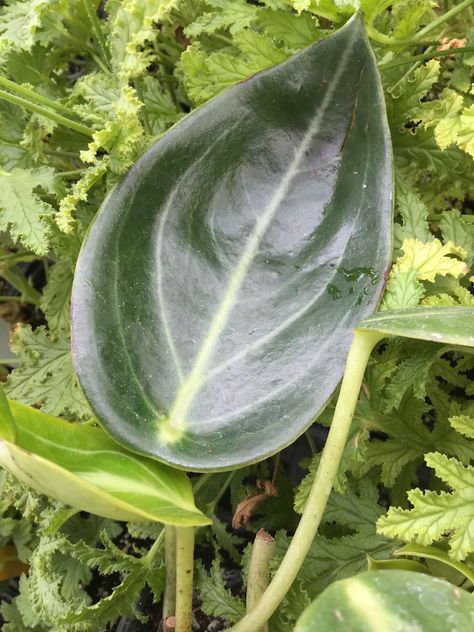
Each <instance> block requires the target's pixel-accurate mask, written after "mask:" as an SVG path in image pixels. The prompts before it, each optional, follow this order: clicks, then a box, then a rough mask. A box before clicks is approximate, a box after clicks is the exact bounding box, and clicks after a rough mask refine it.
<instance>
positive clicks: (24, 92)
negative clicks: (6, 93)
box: [0, 75, 71, 116]
mask: <svg viewBox="0 0 474 632" xmlns="http://www.w3.org/2000/svg"><path fill="white" fill-rule="evenodd" d="M0 86H2V87H3V88H6V89H7V90H10V91H11V92H16V93H17V94H19V95H20V96H22V97H24V98H25V99H30V100H31V101H35V102H36V103H39V104H40V105H44V106H46V107H48V108H49V109H50V110H56V111H57V112H62V113H63V114H65V115H67V116H69V115H70V114H71V112H70V109H69V108H67V107H66V106H65V105H62V104H61V103H58V102H57V101H54V100H53V99H48V98H47V97H44V96H43V95H41V94H39V93H38V92H35V91H34V90H31V89H30V88H27V87H26V86H22V85H21V84H19V83H16V82H15V81H10V79H7V78H6V77H3V76H2V75H0Z"/></svg>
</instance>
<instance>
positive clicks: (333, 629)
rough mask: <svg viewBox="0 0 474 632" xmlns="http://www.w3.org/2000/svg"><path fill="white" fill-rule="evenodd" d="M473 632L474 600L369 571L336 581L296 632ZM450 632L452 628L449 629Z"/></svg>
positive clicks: (442, 585) (422, 581) (422, 577)
mask: <svg viewBox="0 0 474 632" xmlns="http://www.w3.org/2000/svg"><path fill="white" fill-rule="evenodd" d="M448 621H449V623H448V626H449V629H450V630H469V629H470V628H472V625H473V624H474V609H473V598H472V595H471V594H469V593H468V592H465V591H463V590H461V589H460V588H457V587H456V586H453V585H452V584H450V583H449V582H447V581H444V580H442V579H438V578H436V577H430V576H429V575H426V574H425V573H415V572H413V571H402V570H382V571H368V572H365V573H361V574H360V575H357V576H356V577H351V578H349V579H345V580H343V581H339V582H336V583H335V584H332V585H331V586H330V587H329V588H327V589H326V590H325V591H324V593H323V594H322V595H320V597H318V598H317V599H316V600H315V601H313V603H312V604H311V605H310V606H309V608H307V609H306V610H305V612H304V613H303V614H302V615H301V617H300V619H299V620H298V622H297V624H296V627H295V629H294V632H345V631H346V630H348V629H350V630H354V631H355V630H357V631H360V632H369V631H372V630H386V631H387V632H389V631H395V630H404V632H417V631H418V630H436V629H441V628H440V627H439V626H440V623H441V626H442V628H443V627H444V624H445V622H448ZM446 629H448V628H446Z"/></svg>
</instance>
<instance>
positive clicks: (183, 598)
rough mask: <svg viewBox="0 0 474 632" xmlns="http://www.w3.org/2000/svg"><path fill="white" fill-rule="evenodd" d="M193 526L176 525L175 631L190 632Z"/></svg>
mask: <svg viewBox="0 0 474 632" xmlns="http://www.w3.org/2000/svg"><path fill="white" fill-rule="evenodd" d="M193 562H194V527H176V627H175V630H176V632H191V624H192V613H193V566H194V564H193Z"/></svg>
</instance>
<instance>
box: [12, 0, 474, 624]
mask: <svg viewBox="0 0 474 632" xmlns="http://www.w3.org/2000/svg"><path fill="white" fill-rule="evenodd" d="M88 4H89V3H87V2H83V1H82V0H72V1H66V0H18V1H13V0H12V1H9V2H6V3H3V7H2V8H1V9H0V36H1V37H0V73H1V77H2V78H3V79H0V84H1V89H0V229H1V230H2V231H3V233H2V244H1V251H0V260H1V264H0V265H1V271H2V275H3V278H4V283H3V296H0V300H1V301H2V303H1V304H0V310H1V312H2V315H3V317H4V318H6V319H7V320H9V322H10V323H11V329H12V337H11V348H12V350H13V351H14V352H15V354H16V355H17V359H16V360H10V361H6V362H5V366H6V367H9V368H11V367H14V368H13V370H12V371H11V372H9V371H7V370H6V369H5V370H4V373H5V375H6V374H7V373H9V375H8V377H6V386H7V391H8V394H9V396H10V397H12V398H14V399H17V400H18V401H20V402H23V403H25V404H30V405H34V406H37V407H39V408H41V409H42V410H44V411H45V412H48V413H52V414H55V415H61V416H63V417H65V418H66V419H69V420H72V421H75V422H78V423H95V422H94V420H93V419H92V416H91V412H90V410H89V408H88V405H87V403H86V401H85V399H84V397H83V395H82V393H81V391H80V390H79V387H78V385H77V382H76V378H75V376H74V374H73V372H72V364H71V358H70V351H69V297H70V291H71V283H72V279H73V272H74V264H75V260H76V258H77V255H78V252H79V248H80V245H81V241H82V239H83V237H84V234H85V232H86V230H87V226H88V224H89V223H90V221H91V219H92V218H93V217H94V214H95V213H96V211H97V209H98V207H99V205H100V204H101V202H102V200H103V199H104V197H105V196H106V195H107V192H108V191H109V190H110V189H111V187H112V186H113V185H114V184H115V183H116V182H117V180H118V178H119V177H120V175H121V174H123V173H124V172H125V171H126V170H127V169H128V168H129V166H130V165H131V164H132V163H133V161H134V160H135V159H136V158H137V156H139V155H140V154H141V153H142V152H143V151H144V150H145V149H146V148H147V147H148V146H149V145H150V144H151V143H153V142H154V141H155V140H156V138H157V137H159V136H160V135H161V134H163V133H164V132H166V130H167V129H168V128H169V127H170V126H171V125H173V124H174V123H176V122H178V121H179V120H180V118H182V117H183V116H184V115H185V114H186V113H187V112H188V111H189V110H190V109H192V108H194V107H196V106H199V105H200V104H202V103H204V102H206V101H207V100H208V99H210V98H212V97H213V96H214V95H216V94H218V93H219V92H221V91H222V90H224V89H226V88H227V87H228V86H230V85H232V84H234V83H236V82H238V81H241V80H243V79H245V78H247V77H249V76H251V75H252V74H254V73H255V72H258V71H259V70H262V69H263V68H266V67H269V66H271V65H274V64H277V63H279V62H281V61H283V60H284V59H286V58H287V57H289V56H290V55H292V54H293V53H295V52H297V51H298V50H299V49H301V48H303V47H304V46H307V45H309V44H311V43H312V42H314V41H315V40H317V39H319V38H321V37H323V36H324V35H326V34H328V33H329V32H330V31H331V30H333V29H334V28H337V27H338V26H340V25H342V24H343V23H344V22H345V21H346V20H347V19H348V18H349V17H350V15H351V14H352V13H353V12H354V11H355V10H356V9H359V8H360V9H362V10H363V11H364V14H365V19H366V21H367V24H368V31H369V36H370V37H371V43H372V45H373V48H374V52H375V54H376V57H377V59H378V61H379V64H380V69H381V73H382V79H383V83H384V87H385V96H386V103H387V111H388V118H389V123H390V127H391V132H392V138H393V151H394V157H395V166H396V168H395V183H396V199H395V210H396V215H395V224H394V238H395V250H394V266H393V268H392V271H391V273H390V276H389V279H388V284H387V289H386V292H385V295H384V299H383V302H382V304H381V309H393V308H402V307H412V306H416V305H426V306H448V305H449V306H451V305H452V306H454V305H469V306H474V297H473V295H472V292H471V289H472V284H471V281H472V279H471V276H470V275H471V274H472V270H471V267H472V265H473V262H474V215H473V208H474V206H473V204H474V202H473V200H474V191H473V186H474V185H473V180H472V172H473V170H472V167H473V157H474V100H473V95H474V89H473V87H472V73H473V66H474V53H473V52H472V49H471V52H468V53H463V54H457V51H456V48H455V47H456V46H459V45H461V46H464V47H471V46H472V45H473V44H472V42H473V39H474V12H473V9H472V7H467V8H466V10H465V11H463V12H462V13H458V14H453V15H452V17H450V19H448V20H445V21H443V17H444V16H446V14H448V17H449V16H450V15H451V14H449V11H452V9H453V8H455V7H456V3H451V2H445V3H440V4H438V3H436V2H433V1H432V0H403V1H402V2H397V3H390V2H386V1H384V0H361V1H360V2H358V1H356V0H354V1H353V2H351V3H349V2H348V3H345V2H336V1H335V2H333V1H332V0H293V1H291V0H263V1H261V2H258V3H254V2H247V1H245V0H198V1H195V0H161V1H159V0H109V1H108V2H106V3H105V5H103V4H102V3H101V4H100V6H99V11H98V16H99V18H100V19H99V20H98V21H97V23H94V22H92V23H91V21H90V19H89V16H88V13H87V5H88ZM458 4H459V3H458ZM441 44H444V46H445V47H451V48H453V51H452V53H453V54H452V55H451V54H449V55H441V56H437V49H438V48H439V47H440V45H441ZM419 56H421V57H424V58H423V59H418V57H419ZM426 58H429V59H426ZM8 81H13V82H15V86H16V87H15V86H12V85H10V84H9V83H8ZM18 86H20V87H23V88H24V89H25V91H24V92H23V93H19V92H18ZM29 91H31V92H33V93H34V94H35V95H36V99H34V98H33V96H32V95H31V92H30V93H29ZM38 95H39V97H40V99H41V97H43V98H44V101H43V103H42V105H41V104H40V103H39V101H38ZM32 104H33V105H32ZM35 104H36V107H34V106H35ZM62 119H66V120H62ZM473 369H474V358H473V355H472V354H471V353H470V352H467V351H465V350H460V349H456V348H453V347H448V346H436V345H433V344H430V343H424V342H413V341H409V340H401V339H394V340H392V341H390V342H388V343H384V344H382V345H380V346H379V348H378V349H377V351H376V353H375V354H374V355H373V358H372V359H371V362H370V365H369V367H368V370H367V373H366V377H365V383H364V388H363V392H362V393H361V396H360V399H359V403H358V406H357V410H356V416H355V420H354V425H353V429H352V431H351V438H350V441H349V443H348V446H347V448H346V452H345V456H344V463H343V469H342V470H341V472H340V476H339V480H338V486H337V489H336V491H335V492H334V493H333V495H332V496H331V499H330V503H329V506H328V508H327V511H326V515H325V519H324V524H323V527H322V529H321V534H322V536H321V537H319V538H318V539H317V540H316V541H315V542H314V543H313V546H312V548H311V552H310V555H309V556H308V558H307V560H306V562H305V564H304V566H303V569H302V571H301V573H300V575H299V577H298V579H297V581H296V583H295V585H294V587H293V589H292V590H291V592H290V593H289V595H288V596H287V598H286V600H285V602H284V603H283V605H282V606H281V608H280V609H279V611H278V612H277V613H276V615H275V616H274V617H273V619H272V622H271V630H272V632H273V631H275V632H279V631H280V630H281V631H283V630H288V629H290V626H291V625H292V624H293V623H294V621H295V620H296V618H297V616H298V615H299V614H300V612H301V611H302V610H303V609H304V607H305V606H306V605H307V604H308V603H309V602H310V601H311V599H312V598H314V597H315V596H316V595H317V594H318V593H319V592H321V590H323V589H324V587H325V586H327V585H328V584H329V583H330V582H331V581H333V580H335V579H338V578H342V577H348V576H350V575H353V574H354V573H357V572H359V571H361V570H364V569H365V568H367V555H370V556H371V558H373V559H374V560H380V559H389V558H390V557H391V555H392V553H393V551H394V550H395V549H396V548H397V547H399V546H400V544H401V542H400V541H404V542H415V543H418V544H419V545H422V546H424V547H426V546H431V545H434V546H432V548H431V549H430V550H431V553H432V556H434V557H438V559H439V560H443V559H445V558H446V557H447V556H446V552H447V553H448V555H449V556H450V559H452V560H456V561H457V562H459V563H461V566H458V567H457V568H458V569H459V568H461V569H462V565H465V566H466V567H467V568H470V569H474V557H473V552H474V532H473V527H472V525H473V524H474V501H473V499H472V488H473V485H474V469H473V467H472V465H471V462H472V459H473V457H474V452H473V447H474V443H473V438H474V404H473V400H472V397H473V395H474V386H473V382H472V371H473ZM332 410H333V405H330V406H328V409H327V410H326V411H325V413H324V414H323V416H322V417H321V419H320V420H319V424H318V426H317V427H315V428H314V429H313V431H312V432H310V433H308V445H309V446H310V447H311V451H312V452H313V454H312V455H311V456H310V457H308V458H306V459H305V460H303V462H302V463H301V468H302V469H300V470H297V468H295V467H294V464H292V457H291V456H290V458H286V457H285V453H283V455H282V459H281V462H280V465H279V466H278V465H275V464H274V462H273V461H271V462H269V463H262V464H259V465H257V466H253V467H251V468H250V467H249V468H244V469H242V470H238V471H236V472H232V473H226V474H216V475H213V476H205V477H202V478H201V479H199V478H198V477H196V478H195V479H194V483H195V489H196V494H197V499H198V503H199V504H200V506H201V507H202V508H203V509H204V510H205V511H206V512H207V513H208V515H211V516H213V517H214V518H215V522H214V524H213V526H212V527H211V528H207V529H201V530H200V531H199V532H198V537H199V543H200V547H201V548H200V549H198V550H201V551H202V552H203V554H202V557H203V560H204V561H199V562H198V567H197V578H198V580H197V591H198V594H199V596H200V599H201V602H202V603H201V608H202V611H203V612H204V613H206V614H207V615H208V616H210V617H219V618H222V619H223V620H224V621H225V622H234V621H236V620H237V619H238V618H240V616H241V615H242V613H243V611H244V604H243V601H242V590H241V582H240V580H239V579H238V580H237V581H236V582H230V581H229V577H230V576H231V573H230V571H229V569H232V568H234V566H235V564H236V563H240V562H242V560H243V565H244V568H245V566H246V564H247V563H248V559H249V551H250V549H249V547H250V546H251V545H248V544H247V542H249V541H250V539H251V537H252V533H253V532H255V531H256V530H257V529H258V528H260V527H262V526H263V527H264V528H265V529H266V530H268V531H270V532H272V533H276V538H277V551H278V555H277V557H281V555H282V554H283V553H284V551H285V549H286V547H287V546H288V542H289V536H290V535H291V533H292V531H293V530H294V527H295V524H296V522H297V513H296V512H300V511H301V509H302V507H303V505H304V502H305V498H306V494H307V491H308V489H309V484H310V482H311V480H312V479H311V477H312V475H313V473H314V471H315V469H316V466H317V463H318V458H319V454H318V450H319V448H320V447H321V443H322V439H323V438H324V426H325V425H327V424H328V423H329V422H330V419H331V413H332ZM300 443H301V442H300ZM303 443H304V440H303ZM290 450H291V448H290ZM295 453H296V454H300V453H301V454H303V456H304V450H302V451H300V452H298V451H297V452H295ZM309 453H310V449H309V447H308V448H307V454H309ZM305 474H306V476H305V477H304V478H303V480H302V482H301V484H299V485H296V483H298V482H299V480H300V479H301V478H302V477H303V476H304V475H305ZM272 476H274V482H275V484H276V486H277V488H278V492H279V495H278V497H276V496H273V497H271V498H268V499H267V500H266V501H265V502H264V503H263V504H261V505H260V506H259V507H257V508H256V509H255V511H254V516H253V517H252V519H251V520H250V522H248V523H247V524H246V525H245V528H244V529H241V530H240V531H239V532H236V531H235V530H233V529H231V528H230V521H231V514H232V512H233V511H235V509H236V507H237V505H238V503H239V502H240V501H242V500H243V499H244V498H245V497H247V496H251V495H253V494H256V493H259V491H260V490H258V489H257V487H256V482H257V480H258V479H267V480H269V479H271V478H272ZM0 480H1V483H0V484H1V487H2V495H1V497H2V500H1V503H0V512H1V518H0V545H6V544H10V543H12V542H13V543H14V544H15V545H16V547H17V550H18V554H19V557H20V558H21V559H22V560H24V561H27V562H28V563H29V565H30V572H29V574H28V575H27V576H26V575H23V576H22V578H21V580H20V584H19V595H18V596H16V597H14V598H13V600H6V599H5V600H4V602H3V605H2V607H1V613H2V616H3V619H4V622H5V623H4V625H3V628H2V629H3V630H4V631H5V632H19V631H23V630H34V631H35V632H39V631H41V632H42V631H43V630H62V631H71V632H73V631H86V630H91V631H92V630H94V631H97V630H99V629H104V630H105V629H106V627H107V626H108V625H112V624H113V623H114V622H115V621H116V620H117V619H118V618H119V617H122V616H124V617H131V618H134V617H139V618H143V617H144V615H143V614H140V612H139V611H138V610H137V607H136V604H137V600H138V597H139V594H140V591H141V590H142V589H143V587H145V586H146V585H148V586H149V588H150V590H151V595H152V599H154V600H155V601H157V600H159V598H160V595H161V591H162V583H163V561H162V551H161V538H162V535H161V534H160V529H159V528H158V527H156V526H155V525H151V524H150V525H147V524H142V525H134V526H132V525H129V527H128V529H127V527H126V525H121V524H117V523H113V522H111V521H109V520H103V519H99V518H95V517H93V516H88V517H85V516H82V515H79V514H77V515H72V512H70V511H68V510H67V509H66V508H64V507H63V506H61V505H60V504H59V503H56V502H52V501H49V500H48V499H46V498H44V497H40V496H38V495H37V494H35V493H32V492H31V491H30V490H28V489H27V488H26V487H24V486H23V485H21V484H19V483H18V482H17V481H14V480H12V479H11V477H10V476H8V475H6V474H2V477H1V479H0ZM412 488H416V489H413V490H412V491H409V490H411V489H412ZM407 492H408V495H407ZM293 505H294V508H293ZM156 538H158V540H156V543H155V545H154V546H153V548H151V549H150V548H149V544H150V542H151V541H152V539H156ZM433 551H434V553H433ZM211 557H212V558H213V561H212V563H210V559H211ZM418 557H421V558H423V556H422V555H419V556H418ZM427 559H428V558H427ZM448 559H449V558H448ZM277 562H278V560H275V567H276V564H277ZM426 563H427V565H428V566H429V568H430V569H431V570H432V571H433V572H435V573H436V574H440V575H443V576H447V577H448V578H449V579H450V580H451V581H453V582H455V583H458V584H459V585H464V586H465V587H471V586H470V584H469V582H468V581H467V580H466V578H465V575H463V574H462V572H459V570H455V571H453V569H452V568H451V567H450V566H448V565H447V564H446V563H445V562H438V563H437V565H436V564H435V563H434V562H428V561H427V562H426ZM104 578H108V579H107V581H105V580H104ZM101 582H102V584H101ZM97 585H102V586H103V588H102V589H101V590H102V593H101V592H100V590H99V596H97V590H96V588H97ZM229 587H231V588H232V590H233V592H232V591H231V590H230V589H229Z"/></svg>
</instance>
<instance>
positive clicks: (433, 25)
mask: <svg viewBox="0 0 474 632" xmlns="http://www.w3.org/2000/svg"><path fill="white" fill-rule="evenodd" d="M473 4H474V0H464V2H461V4H458V5H456V6H454V7H452V9H450V10H449V11H446V13H443V14H442V15H440V16H439V17H438V18H436V19H435V20H433V21H432V22H430V23H429V24H427V25H426V26H425V27H424V28H422V29H421V30H420V31H418V33H417V34H416V37H417V39H423V38H424V37H425V35H426V34H427V33H431V31H433V30H435V29H437V28H438V26H441V24H444V23H445V22H447V21H448V20H450V19H451V18H453V17H454V16H455V15H457V14H458V13H461V11H464V9H467V8H468V7H470V6H472V5H473Z"/></svg>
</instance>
